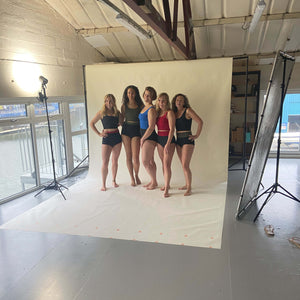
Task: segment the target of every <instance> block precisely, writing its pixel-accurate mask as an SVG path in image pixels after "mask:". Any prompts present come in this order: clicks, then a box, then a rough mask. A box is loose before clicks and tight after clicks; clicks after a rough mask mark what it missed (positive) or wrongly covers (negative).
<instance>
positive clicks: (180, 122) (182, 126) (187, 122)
mask: <svg viewBox="0 0 300 300" xmlns="http://www.w3.org/2000/svg"><path fill="white" fill-rule="evenodd" d="M185 113H186V109H185V111H184V112H183V114H182V115H181V117H180V118H176V122H175V126H176V130H177V131H189V130H191V127H192V119H187V118H186V117H185Z"/></svg>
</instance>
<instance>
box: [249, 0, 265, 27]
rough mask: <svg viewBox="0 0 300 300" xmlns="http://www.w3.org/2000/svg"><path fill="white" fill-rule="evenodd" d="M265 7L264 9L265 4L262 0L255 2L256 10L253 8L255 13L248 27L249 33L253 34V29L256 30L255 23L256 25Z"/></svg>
mask: <svg viewBox="0 0 300 300" xmlns="http://www.w3.org/2000/svg"><path fill="white" fill-rule="evenodd" d="M265 7H266V3H265V1H264V0H259V1H258V2H257V5H256V8H255V11H254V15H253V17H252V20H251V23H250V25H249V32H253V31H254V29H255V28H256V26H257V23H258V21H259V19H260V17H261V15H262V13H263V11H264V9H265Z"/></svg>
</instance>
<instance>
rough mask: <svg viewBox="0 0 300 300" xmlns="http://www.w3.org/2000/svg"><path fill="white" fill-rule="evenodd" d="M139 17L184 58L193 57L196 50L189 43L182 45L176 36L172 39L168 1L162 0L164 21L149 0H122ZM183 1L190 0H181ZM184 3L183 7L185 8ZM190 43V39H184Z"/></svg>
mask: <svg viewBox="0 0 300 300" xmlns="http://www.w3.org/2000/svg"><path fill="white" fill-rule="evenodd" d="M123 2H125V3H126V4H127V5H128V6H129V7H130V8H131V9H132V10H133V11H134V12H135V13H136V14H137V15H138V16H139V17H141V18H142V19H143V20H144V21H145V22H146V24H148V25H149V26H150V27H151V28H153V30H155V31H156V32H157V33H158V34H159V35H160V36H161V37H162V38H163V39H164V40H165V41H166V42H167V43H168V44H169V45H170V46H172V47H173V48H174V49H175V50H176V51H177V52H179V53H180V54H181V55H182V56H183V57H184V58H185V59H195V58H196V52H194V53H192V52H191V51H190V47H189V45H187V44H186V45H184V44H183V43H182V42H181V40H179V39H178V38H176V39H175V40H173V39H172V37H173V34H172V31H171V30H170V28H169V27H168V26H169V23H170V20H168V18H170V17H169V15H170V12H168V10H169V8H167V7H169V1H164V11H165V15H167V20H166V21H165V20H164V19H163V18H162V17H161V15H160V14H159V13H158V12H157V10H156V9H155V8H154V6H153V5H152V4H151V0H123ZM182 2H183V3H185V2H190V0H182ZM185 7H186V6H185V5H184V6H183V8H184V9H185ZM186 42H188V43H190V40H188V41H186Z"/></svg>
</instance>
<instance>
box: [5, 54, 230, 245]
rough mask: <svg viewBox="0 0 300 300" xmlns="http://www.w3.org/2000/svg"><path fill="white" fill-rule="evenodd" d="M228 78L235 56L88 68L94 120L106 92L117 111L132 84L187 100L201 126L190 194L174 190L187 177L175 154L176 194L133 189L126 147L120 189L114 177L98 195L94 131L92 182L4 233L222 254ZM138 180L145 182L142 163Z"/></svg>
mask: <svg viewBox="0 0 300 300" xmlns="http://www.w3.org/2000/svg"><path fill="white" fill-rule="evenodd" d="M231 73H232V60H231V59H210V60H196V61H179V62H160V63H139V64H101V65H93V66H87V67H86V79H87V80H86V82H87V107H88V116H89V120H90V119H91V118H92V117H93V116H94V115H95V113H96V112H97V111H98V110H99V109H100V108H101V107H102V105H103V98H104V95H105V94H107V93H113V94H114V95H115V96H116V98H117V100H118V107H120V105H121V97H122V94H123V90H124V89H125V87H126V86H127V85H130V84H134V85H136V86H138V87H139V89H140V92H141V94H142V93H143V89H144V88H145V86H147V85H151V86H153V87H154V88H155V89H156V90H157V92H158V93H160V92H163V91H164V92H167V93H169V95H170V96H171V97H173V95H175V94H176V93H184V94H186V95H187V96H188V98H189V100H190V103H191V106H192V108H193V109H194V110H195V111H196V112H197V113H198V114H199V115H200V116H201V118H202V119H203V122H204V126H203V131H202V134H201V135H200V137H199V139H197V140H196V146H195V152H194V154H193V158H192V162H191V168H192V172H193V190H192V191H193V194H192V195H191V196H189V197H184V196H183V192H182V191H179V190H178V189H177V188H178V186H180V185H182V184H183V183H184V176H183V173H182V169H181V166H180V163H179V161H178V158H177V155H176V153H175V154H174V159H173V165H172V169H173V177H172V180H171V190H170V193H171V197H169V198H164V197H163V193H162V192H161V191H160V190H159V189H156V190H153V191H146V190H145V188H143V187H142V186H137V187H131V186H130V180H129V175H128V170H127V167H126V161H125V151H124V149H122V151H121V155H120V159H119V172H118V182H119V184H120V187H119V188H112V187H111V177H110V176H109V178H108V181H107V182H108V190H107V191H106V192H101V191H100V186H101V184H100V183H101V176H100V169H101V139H100V138H99V137H98V136H96V134H95V133H94V132H92V131H91V130H89V141H90V149H89V151H90V152H89V155H90V171H89V174H88V176H87V178H86V179H85V180H84V181H82V182H80V183H78V184H76V185H74V186H72V187H71V188H70V189H69V190H68V191H64V195H65V196H66V199H67V200H66V201H64V200H63V198H62V196H61V195H60V193H57V194H56V195H55V196H53V197H52V198H50V199H49V200H47V201H45V202H43V203H42V204H40V205H38V206H36V207H34V208H33V209H31V210H29V211H27V212H25V213H24V214H22V215H21V216H19V217H16V218H15V219H13V220H11V221H10V222H8V223H6V224H4V225H3V226H1V227H0V228H1V229H18V230H28V231H40V232H57V233H67V234H74V235H88V236H96V237H103V238H116V239H126V240H133V241H147V242H157V243H167V244H176V245H185V246H196V247H209V248H217V249H219V248H220V247H221V241H222V228H223V218H224V208H225V198H226V186H227V182H226V180H227V157H228V140H229V137H228V134H229V116H230V114H229V111H230V94H231ZM101 128H102V127H101V124H100V125H99V129H101ZM194 130H195V128H194ZM155 158H156V163H157V169H158V182H159V184H160V186H162V184H163V177H162V171H161V163H160V161H159V158H158V155H157V154H156V156H155ZM109 172H111V171H110V170H109ZM141 179H142V180H143V182H147V180H148V176H147V174H146V172H145V171H144V168H143V166H141Z"/></svg>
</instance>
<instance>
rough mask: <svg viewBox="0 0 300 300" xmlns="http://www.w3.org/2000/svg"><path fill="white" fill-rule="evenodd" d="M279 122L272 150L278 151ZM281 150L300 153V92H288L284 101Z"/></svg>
mask: <svg viewBox="0 0 300 300" xmlns="http://www.w3.org/2000/svg"><path fill="white" fill-rule="evenodd" d="M278 133H279V122H278V124H277V128H276V131H275V134H274V139H273V143H272V146H271V152H276V151H277V142H278ZM280 152H281V153H285V154H290V155H292V154H300V93H295V94H286V96H285V100H284V103H283V112H282V125H281V144H280Z"/></svg>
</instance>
